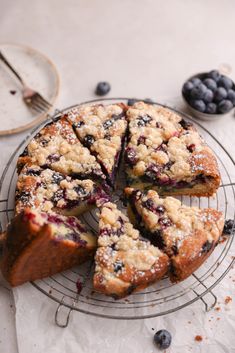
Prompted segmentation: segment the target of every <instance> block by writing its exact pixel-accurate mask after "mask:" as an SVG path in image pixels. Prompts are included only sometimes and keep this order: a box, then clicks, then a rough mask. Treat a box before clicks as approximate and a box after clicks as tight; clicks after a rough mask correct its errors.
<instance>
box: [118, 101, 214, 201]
mask: <svg viewBox="0 0 235 353" xmlns="http://www.w3.org/2000/svg"><path fill="white" fill-rule="evenodd" d="M127 119H128V121H129V135H128V144H127V147H126V150H125V161H126V173H127V182H128V185H129V186H132V187H135V188H137V189H148V188H151V189H155V190H157V191H158V192H159V193H161V194H170V195H173V194H174V195H177V194H180V195H181V194H183V195H195V196H210V195H213V194H214V193H215V192H216V190H217V189H218V187H219V184H220V174H219V170H218V166H217V162H216V159H215V156H214V154H213V152H212V150H211V149H210V148H209V147H208V146H207V145H206V144H205V142H204V141H203V139H202V138H201V136H200V135H199V134H198V132H197V131H196V129H195V128H194V127H193V124H192V123H190V122H186V121H185V120H184V119H182V117H181V116H180V115H178V114H176V113H175V112H173V111H170V110H168V109H166V108H164V107H161V106H157V105H151V104H145V103H143V102H137V103H135V104H134V105H133V106H132V107H130V108H129V109H128V111H127Z"/></svg>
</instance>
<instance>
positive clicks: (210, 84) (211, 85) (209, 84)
mask: <svg viewBox="0 0 235 353" xmlns="http://www.w3.org/2000/svg"><path fill="white" fill-rule="evenodd" d="M203 83H204V85H205V86H206V87H207V88H209V89H210V90H211V91H213V92H214V91H215V90H216V88H217V83H216V81H214V80H213V79H212V78H205V80H203Z"/></svg>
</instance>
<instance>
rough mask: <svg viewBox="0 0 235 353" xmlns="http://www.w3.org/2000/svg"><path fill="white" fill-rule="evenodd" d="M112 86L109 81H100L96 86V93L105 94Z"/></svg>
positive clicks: (98, 94)
mask: <svg viewBox="0 0 235 353" xmlns="http://www.w3.org/2000/svg"><path fill="white" fill-rule="evenodd" d="M110 89H111V86H110V84H109V83H108V82H99V83H98V84H97V86H96V90H95V93H96V94H97V96H105V95H106V94H107V93H109V91H110Z"/></svg>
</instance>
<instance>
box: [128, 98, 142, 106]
mask: <svg viewBox="0 0 235 353" xmlns="http://www.w3.org/2000/svg"><path fill="white" fill-rule="evenodd" d="M138 101H139V100H138V99H136V98H131V99H128V101H127V105H129V106H130V107H132V105H134V104H135V103H136V102H138Z"/></svg>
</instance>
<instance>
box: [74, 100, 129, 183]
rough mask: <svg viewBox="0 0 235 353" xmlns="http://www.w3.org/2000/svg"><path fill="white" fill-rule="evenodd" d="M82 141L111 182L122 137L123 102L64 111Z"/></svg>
mask: <svg viewBox="0 0 235 353" xmlns="http://www.w3.org/2000/svg"><path fill="white" fill-rule="evenodd" d="M67 119H68V120H69V121H70V122H71V123H72V124H73V127H74V129H75V131H76V134H77V136H78V138H79V140H80V141H81V142H82V144H83V145H84V146H85V147H87V148H89V150H90V152H91V154H93V155H94V156H95V157H96V158H97V161H98V162H99V163H100V165H101V167H102V170H103V172H104V174H105V175H106V176H107V179H108V181H109V183H110V184H111V185H112V186H114V183H115V176H116V172H117V168H118V164H119V160H120V156H121V150H122V147H123V144H124V140H125V134H126V128H127V122H126V106H125V105H124V104H123V103H120V104H111V105H91V106H85V105H84V106H81V107H77V108H74V109H72V110H71V111H69V112H68V113H67Z"/></svg>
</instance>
